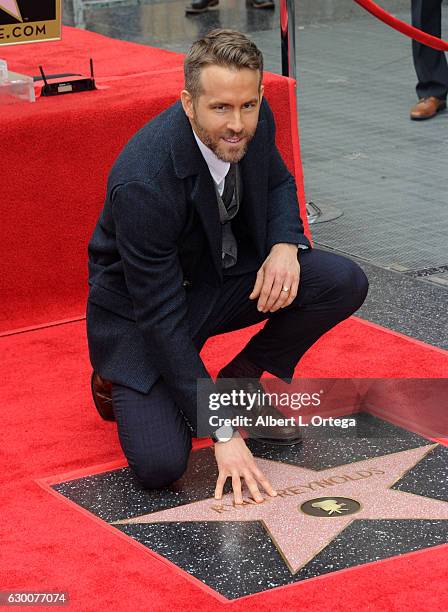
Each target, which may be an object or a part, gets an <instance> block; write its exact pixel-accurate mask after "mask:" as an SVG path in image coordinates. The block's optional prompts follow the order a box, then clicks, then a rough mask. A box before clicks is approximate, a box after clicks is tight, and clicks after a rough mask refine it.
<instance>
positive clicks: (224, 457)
mask: <svg viewBox="0 0 448 612" xmlns="http://www.w3.org/2000/svg"><path fill="white" fill-rule="evenodd" d="M215 458H216V463H217V464H218V470H219V475H218V480H217V482H216V489H215V499H221V498H222V491H223V488H224V484H225V482H226V480H227V478H228V477H229V476H230V477H231V478H232V489H233V497H234V500H235V504H242V503H243V495H242V493H241V478H244V480H245V481H246V484H247V486H248V488H249V491H250V493H251V496H252V499H254V500H255V501H256V502H262V501H263V500H264V497H263V496H262V494H261V493H260V490H259V489H258V485H257V482H258V483H259V484H261V485H262V487H263V489H264V490H265V491H266V493H268V494H269V495H271V496H272V497H275V496H276V495H277V491H275V490H274V489H273V488H272V486H271V483H270V482H269V481H268V479H267V478H266V477H265V476H264V474H263V472H262V471H261V470H260V469H259V468H258V467H257V465H256V463H255V460H254V458H253V455H252V453H251V452H250V450H249V449H248V448H247V446H246V444H245V442H244V440H243V438H242V437H241V436H239V435H237V436H236V437H233V438H232V439H231V440H229V441H228V442H217V443H216V444H215Z"/></svg>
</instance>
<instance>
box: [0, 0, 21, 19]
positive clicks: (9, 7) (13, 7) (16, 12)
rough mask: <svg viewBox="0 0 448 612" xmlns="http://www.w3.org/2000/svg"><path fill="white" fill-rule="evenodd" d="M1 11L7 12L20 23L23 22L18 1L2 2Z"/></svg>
mask: <svg viewBox="0 0 448 612" xmlns="http://www.w3.org/2000/svg"><path fill="white" fill-rule="evenodd" d="M0 9H2V10H4V11H6V12H7V13H9V14H10V15H12V16H13V17H15V18H16V19H18V20H19V21H23V20H22V15H21V14H20V9H19V7H18V5H17V2H16V0H0Z"/></svg>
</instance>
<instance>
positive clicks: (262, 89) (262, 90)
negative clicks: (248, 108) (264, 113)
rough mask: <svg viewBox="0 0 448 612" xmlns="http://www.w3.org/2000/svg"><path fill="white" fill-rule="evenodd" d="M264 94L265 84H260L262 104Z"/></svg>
mask: <svg viewBox="0 0 448 612" xmlns="http://www.w3.org/2000/svg"><path fill="white" fill-rule="evenodd" d="M263 94H264V85H260V104H261V101H262V100H263Z"/></svg>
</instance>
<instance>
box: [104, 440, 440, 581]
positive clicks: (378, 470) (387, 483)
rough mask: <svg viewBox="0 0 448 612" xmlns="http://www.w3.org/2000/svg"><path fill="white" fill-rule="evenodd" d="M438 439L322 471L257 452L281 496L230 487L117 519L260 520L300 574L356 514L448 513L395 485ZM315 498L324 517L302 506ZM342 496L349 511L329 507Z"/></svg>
mask: <svg viewBox="0 0 448 612" xmlns="http://www.w3.org/2000/svg"><path fill="white" fill-rule="evenodd" d="M436 446H438V445H437V444H431V445H426V446H421V447H418V448H414V449H411V450H406V451H401V452H398V453H392V454H390V455H385V456H383V457H375V458H373V459H366V460H363V461H357V462H355V463H349V464H346V465H341V466H338V467H336V468H328V469H325V470H320V471H316V470H312V469H308V468H304V467H297V466H293V465H289V464H286V463H278V462H275V461H271V460H265V459H257V463H258V464H259V467H260V468H261V469H262V470H263V471H264V473H265V475H266V476H267V477H268V479H269V480H270V482H271V483H272V484H273V485H274V486H275V487H276V489H277V491H278V496H277V497H268V498H265V501H264V502H263V503H260V504H257V503H256V502H254V501H253V500H252V499H251V498H250V497H245V498H244V503H243V505H240V506H235V504H233V502H232V499H233V495H232V494H230V493H229V494H228V495H226V496H224V497H223V499H222V500H220V501H217V500H215V499H214V498H209V499H205V500H202V501H198V502H194V503H191V504H186V505H183V506H177V507H175V508H171V509H168V510H162V511H157V512H152V513H149V514H144V515H142V516H137V517H134V518H130V519H124V520H120V521H114V522H113V523H112V524H113V525H117V524H131V523H169V522H188V521H219V522H227V521H261V522H262V524H263V525H264V527H265V529H266V530H267V532H268V533H269V535H270V537H271V538H272V540H273V542H274V544H275V545H276V547H277V549H278V551H279V552H280V554H281V555H282V557H283V559H284V561H285V562H286V564H287V566H288V568H289V570H290V571H291V573H293V574H295V573H296V572H298V571H299V570H300V568H302V567H303V566H304V565H306V564H307V563H308V562H309V561H310V560H311V559H312V558H314V557H315V556H316V555H317V554H318V553H319V552H320V551H321V550H322V549H323V548H325V547H326V546H327V545H328V544H329V543H330V542H331V541H332V540H334V538H336V536H337V535H338V534H339V533H340V532H341V531H343V530H344V529H345V528H346V527H347V526H348V525H349V524H350V523H351V522H352V521H353V520H356V519H363V520H365V519H371V520H375V519H376V520H378V519H383V520H386V519H421V520H425V519H426V520H448V503H447V502H444V501H440V500H435V499H432V498H428V497H424V496H422V495H418V494H414V493H407V492H404V491H398V490H394V489H391V488H390V487H391V486H392V485H394V484H395V483H396V482H397V481H398V480H400V479H401V478H402V477H403V476H404V474H405V473H406V472H407V471H409V470H410V469H411V468H412V467H414V466H415V465H416V464H417V463H419V462H420V461H421V460H422V459H423V457H425V456H426V455H427V454H428V453H429V452H430V451H431V450H432V449H433V448H435V447H436ZM341 498H342V499H341ZM310 500H312V501H313V504H314V507H315V508H318V509H319V512H320V513H321V515H320V516H311V515H310V514H308V513H305V512H304V511H303V510H302V509H301V508H302V507H303V506H304V502H308V501H310ZM329 500H331V501H329ZM344 500H346V502H347V503H349V502H350V500H353V502H354V504H353V508H354V509H352V511H350V513H349V512H342V511H341V512H332V513H330V512H328V511H326V510H325V508H327V510H328V508H330V509H331V508H337V509H341V508H346V507H347V504H346V503H345V501H344ZM325 501H326V502H327V503H323V502H325ZM313 504H311V506H313Z"/></svg>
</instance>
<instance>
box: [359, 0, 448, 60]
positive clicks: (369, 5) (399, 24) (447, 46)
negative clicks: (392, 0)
mask: <svg viewBox="0 0 448 612" xmlns="http://www.w3.org/2000/svg"><path fill="white" fill-rule="evenodd" d="M355 2H356V3H357V4H359V6H362V8H363V9H365V10H366V11H368V12H369V13H370V14H371V15H373V16H374V17H376V18H377V19H379V20H380V21H382V22H383V23H385V24H387V25H389V26H391V28H394V30H397V31H398V32H401V33H402V34H404V35H405V36H409V38H413V39H414V40H416V41H418V42H419V43H422V44H423V45H427V46H428V47H432V48H433V49H437V51H448V42H446V41H445V40H442V39H440V38H437V36H431V34H427V33H426V32H423V31H422V30H419V29H418V28H414V26H411V25H409V24H408V23H406V22H405V21H401V19H397V18H396V17H394V16H393V15H391V14H390V13H388V12H387V11H385V10H384V9H383V8H381V7H380V6H378V4H375V2H372V0H355Z"/></svg>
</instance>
